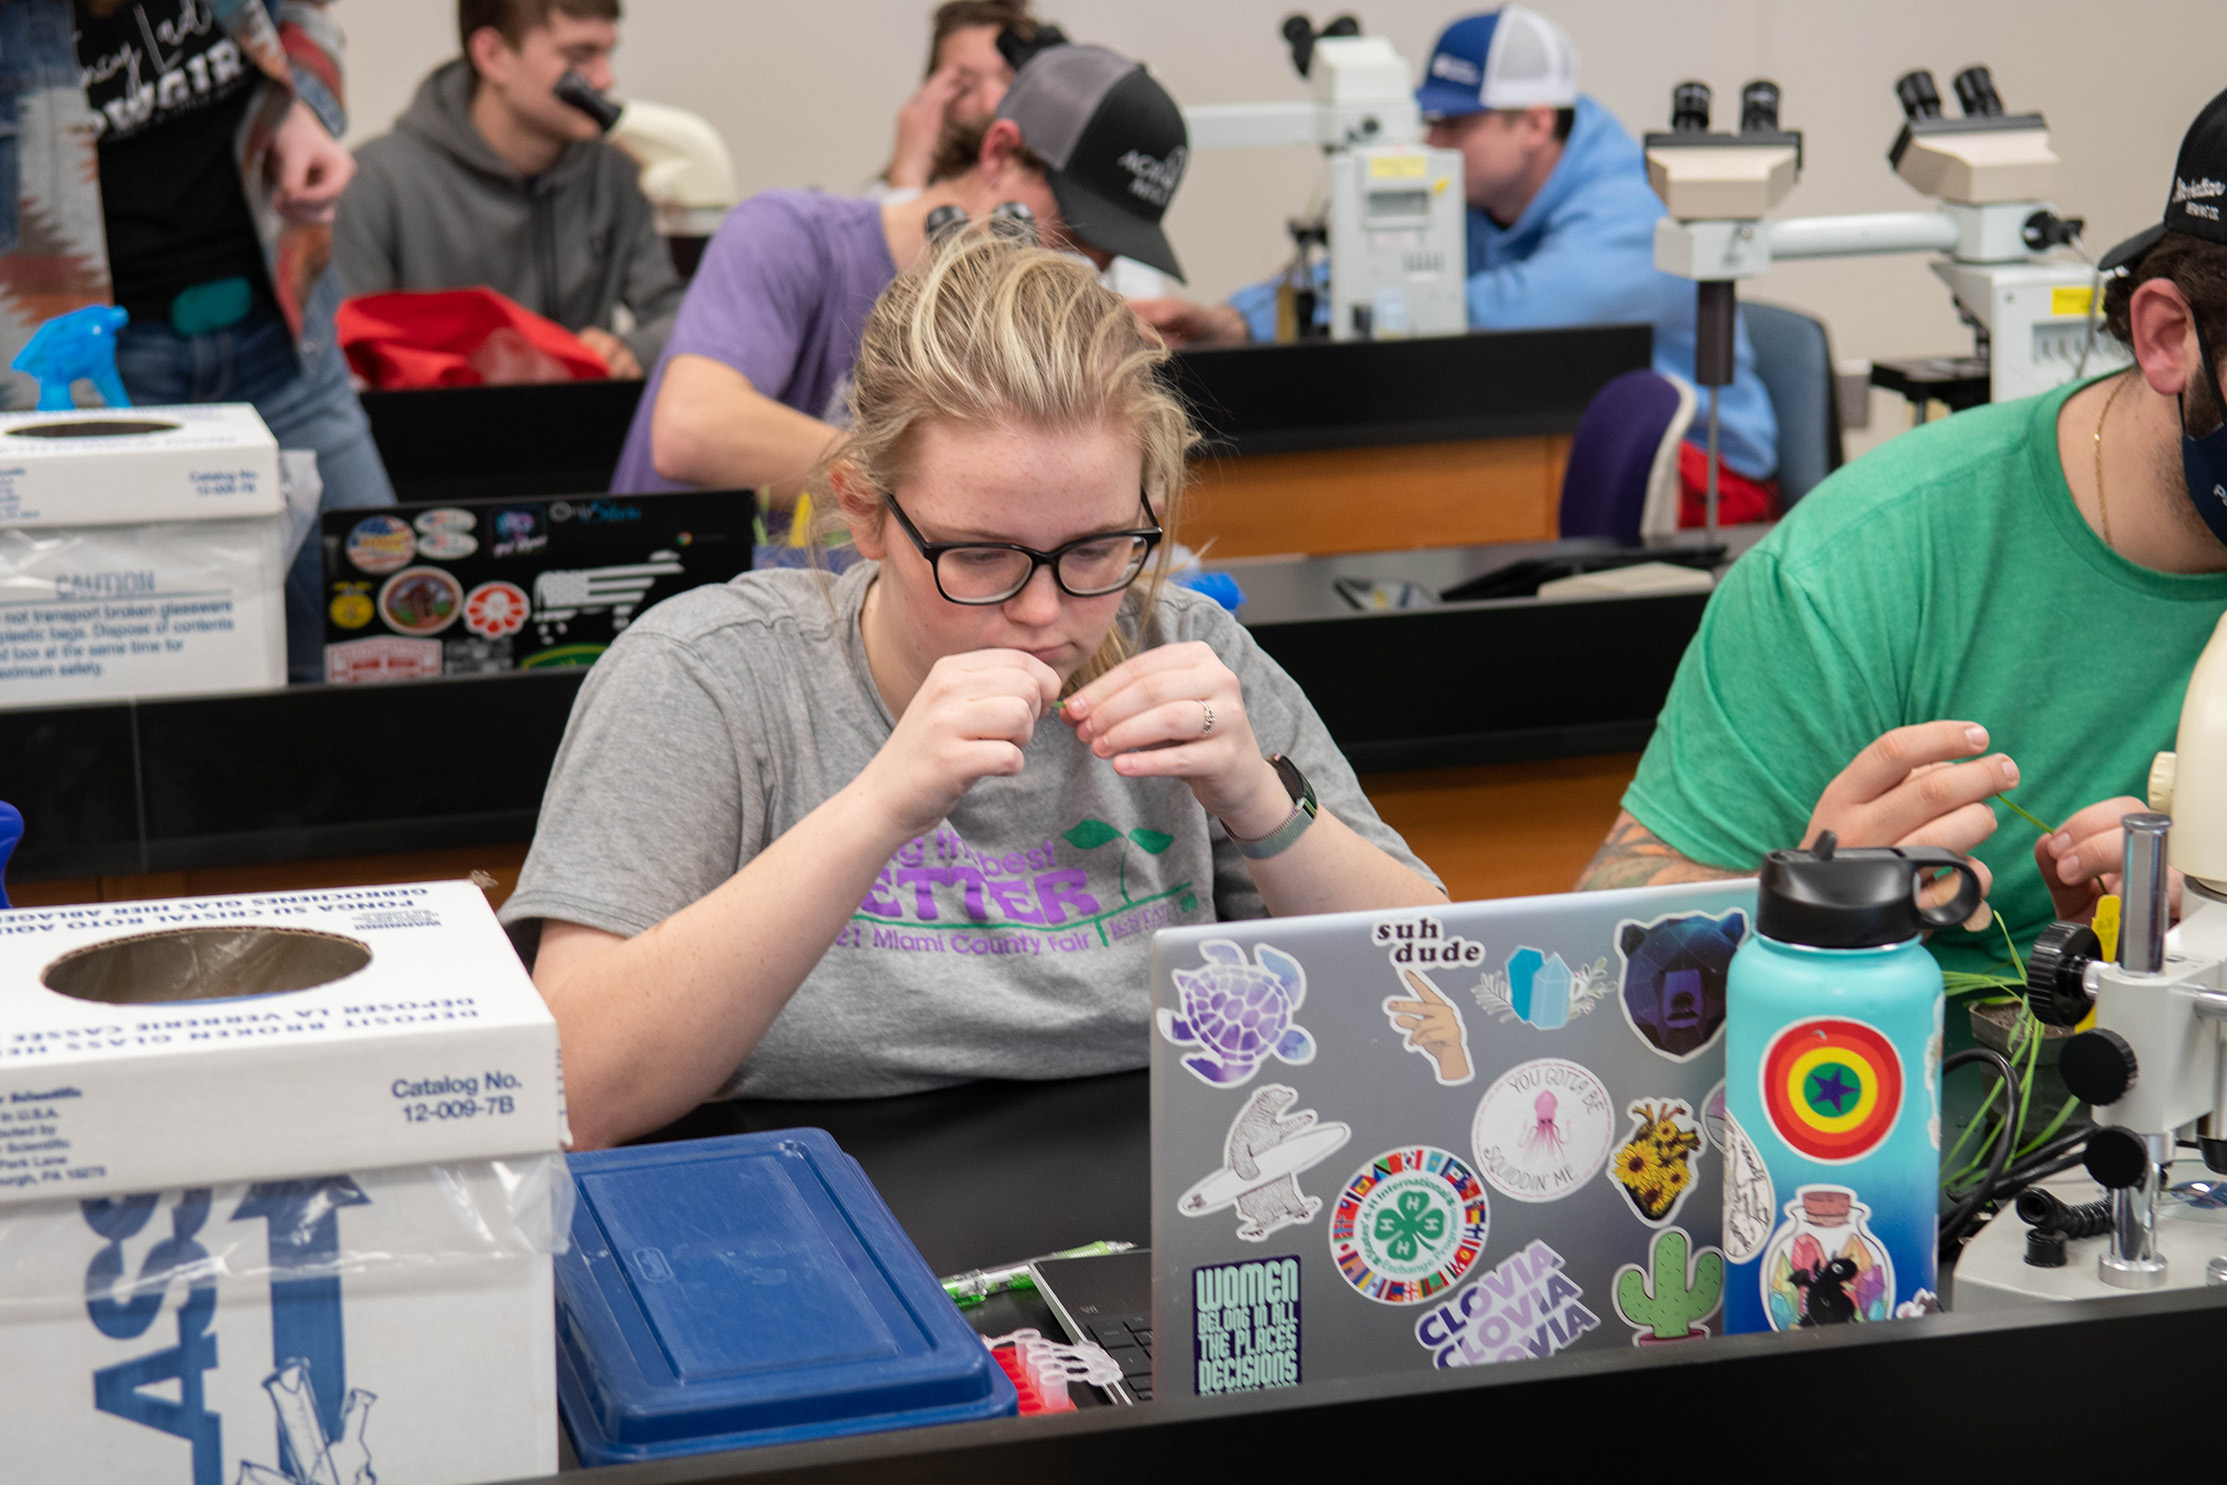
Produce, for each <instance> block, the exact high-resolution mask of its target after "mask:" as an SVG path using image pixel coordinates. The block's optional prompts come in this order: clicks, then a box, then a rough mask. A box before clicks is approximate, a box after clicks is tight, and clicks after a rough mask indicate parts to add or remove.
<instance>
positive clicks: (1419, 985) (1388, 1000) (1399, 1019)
mask: <svg viewBox="0 0 2227 1485" xmlns="http://www.w3.org/2000/svg"><path fill="white" fill-rule="evenodd" d="M1400 978H1401V979H1403V980H1405V981H1406V982H1407V988H1408V990H1409V992H1410V994H1408V995H1405V996H1400V995H1391V996H1387V997H1385V1001H1384V1014H1385V1016H1386V1017H1388V1018H1389V1019H1390V1020H1391V1022H1392V1029H1393V1030H1394V1031H1397V1032H1400V1033H1401V1034H1402V1042H1401V1045H1403V1046H1405V1047H1406V1048H1407V1050H1408V1051H1410V1052H1420V1053H1421V1054H1422V1055H1423V1056H1424V1057H1426V1058H1428V1059H1429V1061H1430V1065H1431V1073H1432V1075H1433V1076H1434V1077H1436V1078H1437V1079H1438V1083H1439V1086H1440V1087H1442V1088H1454V1087H1459V1086H1460V1085H1461V1084H1463V1083H1466V1082H1468V1081H1469V1080H1470V1079H1471V1078H1473V1077H1475V1076H1477V1069H1476V1068H1474V1067H1472V1066H1470V1064H1469V1029H1468V1027H1466V1026H1464V1025H1463V1024H1462V1019H1461V1008H1460V1007H1459V1006H1457V1005H1455V1004H1454V1003H1453V1001H1452V1000H1450V999H1448V998H1447V997H1446V995H1445V993H1444V992H1442V991H1441V990H1440V989H1439V988H1438V986H1437V985H1435V984H1433V983H1431V979H1430V977H1429V976H1428V975H1426V974H1424V973H1423V972H1422V971H1421V970H1419V969H1403V970H1401V971H1400Z"/></svg>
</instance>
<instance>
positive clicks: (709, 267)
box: [611, 46, 1189, 525]
mask: <svg viewBox="0 0 2227 1485" xmlns="http://www.w3.org/2000/svg"><path fill="white" fill-rule="evenodd" d="M1188 153H1189V149H1188V136H1187V135H1186V133H1185V131H1184V127H1183V115H1182V112H1181V111H1180V110H1179V109H1178V108H1177V107H1176V104H1175V100H1174V99H1172V98H1170V97H1169V96H1168V94H1167V92H1166V90H1165V89H1163V88H1162V87H1161V86H1160V85H1159V83H1157V82H1156V81H1154V80H1153V78H1152V75H1151V74H1150V73H1149V72H1147V71H1146V70H1145V69H1144V68H1143V67H1142V66H1140V65H1139V64H1137V63H1134V62H1131V61H1129V60H1128V59H1126V58H1124V57H1121V56H1118V55H1116V54H1115V53H1113V52H1110V51H1107V50H1105V49H1104V48H1102V47H1095V46H1058V47H1053V48H1052V49H1050V50H1048V51H1045V52H1043V53H1041V54H1040V55H1038V56H1037V57H1035V58H1034V59H1032V60H1031V61H1029V62H1028V64H1027V65H1026V66H1024V67H1023V68H1022V69H1021V70H1020V72H1019V73H1018V74H1017V75H1016V76H1015V77H1014V79H1013V85H1012V87H1011V88H1010V89H1009V90H1008V91H1007V93H1006V95H1005V100H1004V102H1003V103H1002V104H1000V105H999V108H998V111H997V116H996V118H994V119H993V120H992V121H991V122H990V124H989V125H988V126H987V127H986V128H975V129H966V128H961V129H954V130H953V131H952V132H951V134H950V135H949V136H948V137H946V138H945V140H944V141H943V144H942V146H941V147H940V148H939V150H938V155H937V163H936V171H935V178H934V179H933V180H932V181H931V182H930V184H929V186H928V188H927V190H926V191H924V192H923V193H922V194H921V195H919V196H917V197H915V198H914V199H912V200H910V201H905V202H900V203H896V204H885V203H882V202H876V201H864V200H851V199H847V198H842V197H833V196H823V195H820V194H819V193H817V192H812V191H767V192H764V193H763V194H761V195H758V196H754V197H752V198H751V199H750V200H748V201H746V202H744V203H743V204H742V205H741V206H739V207H737V208H736V209H735V210H734V211H733V213H731V214H730V215H729V216H728V218H727V220H726V221H725V222H723V223H721V224H720V227H719V231H718V233H717V234H716V235H714V236H713V238H712V240H711V244H710V246H709V247H708V248H707V249H706V250H705V253H704V259H703V263H702V265H701V267H700V268H699V269H698V270H697V274H696V280H695V282H694V283H693V284H692V285H691V286H690V288H689V291H688V297H687V298H686V299H685V300H684V301H682V304H681V309H680V316H679V319H678V320H677V321H676V323H675V324H674V326H673V333H672V337H671V339H670V340H668V341H667V342H666V345H665V352H664V354H663V356H662V357H660V358H659V360H658V363H657V367H656V369H655V370H654V371H653V372H652V373H651V375H650V381H649V385H648V386H647V387H646V388H645V389H644V392H643V397H642V404H641V406H640V408H639V409H637V410H636V412H635V415H634V424H633V427H632V428H631V429H630V430H629V431H628V433H627V439H626V448H625V450H624V452H623V453H622V454H621V455H620V457H619V466H618V472H617V474H616V475H615V476H614V477H613V480H612V487H611V488H612V491H613V493H615V494H639V493H654V492H659V491H667V490H687V489H726V490H734V489H762V490H765V491H767V492H769V494H770V504H771V505H772V506H773V507H774V508H775V510H777V511H778V510H785V509H786V508H788V507H789V506H790V505H791V504H793V502H794V500H795V498H796V494H797V492H798V490H799V489H800V488H801V486H802V484H803V482H804V479H805V477H806V475H808V474H809V473H810V472H811V471H812V469H813V468H814V467H815V466H817V465H818V464H819V462H820V460H821V458H822V457H823V456H824V455H825V454H826V453H827V451H828V450H829V449H830V448H831V447H832V446H833V445H834V443H835V441H836V438H837V430H836V426H835V425H836V423H838V422H840V421H842V420H843V419H844V417H845V411H844V401H845V399H846V397H847V396H848V379H849V375H850V370H851V365H852V362H853V361H854V360H855V359H856V357H857V353H858V338H859V333H860V331H861V330H862V329H863V328H864V327H865V324H866V317H867V314H868V312H869V311H871V310H872V309H873V307H874V301H875V299H876V298H877V297H879V296H880V294H881V291H882V290H883V289H884V288H886V287H887V286H888V285H889V283H890V281H891V280H892V279H894V278H895V277H896V276H897V275H898V274H899V273H900V272H902V271H903V270H904V269H905V268H906V267H908V266H910V265H911V264H912V262H913V261H914V260H915V259H917V258H918V257H919V256H920V254H921V252H922V251H923V250H924V249H925V248H926V246H927V241H928V235H927V223H928V218H929V216H930V215H931V214H932V213H934V212H935V211H937V209H938V208H941V207H945V206H955V207H957V208H959V210H961V211H962V212H964V213H965V214H966V215H967V216H968V217H969V218H975V217H981V216H985V215H988V214H989V213H990V212H991V211H993V210H994V209H995V208H997V207H999V206H1001V205H1004V204H1005V203H1008V202H1018V203H1019V204H1021V205H1023V206H1026V207H1027V208H1028V210H1029V212H1030V213H1031V214H1032V215H1033V216H1034V217H1035V220H1036V224H1037V229H1038V232H1039V233H1040V234H1041V236H1042V239H1043V241H1044V242H1045V243H1046V244H1047V245H1048V246H1053V247H1061V248H1070V249H1073V250H1075V251H1078V252H1081V253H1082V254H1084V255H1085V256H1087V257H1089V258H1091V259H1092V260H1093V261H1094V262H1096V263H1097V264H1098V265H1099V267H1100V268H1104V267H1105V266H1106V265H1107V264H1108V263H1110V262H1111V261H1112V260H1113V259H1114V258H1115V257H1128V258H1134V259H1136V260H1137V261H1138V262H1141V263H1149V264H1150V265H1152V266H1153V267H1155V268H1158V269H1160V270H1161V271H1162V272H1165V273H1170V274H1174V275H1175V276H1176V277H1177V278H1181V277H1182V274H1181V271H1180V270H1179V269H1178V268H1177V266H1176V261H1175V253H1174V250H1173V249H1172V248H1171V247H1170V246H1169V244H1168V239H1167V235H1166V234H1165V233H1164V232H1162V231H1161V229H1160V219H1161V217H1162V216H1163V215H1164V214H1165V213H1166V211H1167V207H1168V202H1169V200H1170V198H1172V197H1173V196H1174V194H1175V188H1176V185H1177V183H1178V182H1180V181H1181V179H1182V177H1183V166H1184V161H1185V157H1186V155H1187V154H1188ZM768 524H769V525H775V524H785V521H773V520H769V522H768Z"/></svg>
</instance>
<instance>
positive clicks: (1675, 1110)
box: [1608, 1098, 1708, 1227]
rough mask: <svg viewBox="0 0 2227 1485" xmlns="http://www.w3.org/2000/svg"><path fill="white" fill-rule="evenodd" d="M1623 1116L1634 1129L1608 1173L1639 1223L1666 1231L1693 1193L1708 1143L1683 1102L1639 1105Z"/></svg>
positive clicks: (1675, 1100) (1615, 1157)
mask: <svg viewBox="0 0 2227 1485" xmlns="http://www.w3.org/2000/svg"><path fill="white" fill-rule="evenodd" d="M1624 1112H1625V1113H1626V1115H1627V1116H1629V1117H1630V1118H1631V1120H1632V1121H1633V1122H1632V1130H1631V1134H1630V1135H1629V1136H1628V1137H1627V1138H1626V1140H1625V1142H1624V1144H1623V1146H1622V1147H1621V1148H1620V1149H1618V1150H1617V1152H1616V1154H1615V1156H1614V1157H1613V1158H1612V1159H1611V1160H1610V1161H1609V1165H1608V1170H1609V1174H1610V1175H1611V1176H1614V1177H1615V1178H1616V1187H1617V1189H1618V1190H1619V1191H1622V1192H1623V1193H1624V1199H1625V1200H1626V1201H1628V1202H1630V1203H1631V1206H1632V1211H1633V1213H1634V1214H1635V1215H1637V1216H1638V1218H1639V1220H1640V1221H1642V1222H1644V1223H1646V1224H1647V1225H1648V1226H1649V1227H1665V1226H1668V1225H1669V1224H1670V1223H1671V1222H1672V1221H1674V1220H1675V1219H1676V1218H1677V1216H1678V1209H1679V1208H1680V1207H1682V1206H1684V1205H1685V1201H1686V1197H1687V1196H1688V1195H1690V1194H1691V1193H1692V1191H1693V1188H1694V1184H1695V1181H1696V1179H1697V1178H1696V1176H1695V1174H1694V1168H1693V1163H1694V1162H1695V1161H1696V1160H1698V1159H1700V1158H1701V1152H1702V1151H1703V1150H1704V1149H1706V1148H1707V1147H1708V1141H1707V1139H1706V1138H1704V1136H1703V1135H1702V1132H1701V1125H1700V1123H1699V1121H1697V1120H1696V1119H1695V1118H1694V1114H1693V1106H1692V1105H1691V1104H1688V1103H1687V1102H1685V1100H1683V1099H1677V1098H1664V1099H1655V1100H1651V1101H1641V1102H1638V1103H1634V1104H1632V1105H1630V1106H1629V1107H1627V1108H1626V1109H1625V1111H1624Z"/></svg>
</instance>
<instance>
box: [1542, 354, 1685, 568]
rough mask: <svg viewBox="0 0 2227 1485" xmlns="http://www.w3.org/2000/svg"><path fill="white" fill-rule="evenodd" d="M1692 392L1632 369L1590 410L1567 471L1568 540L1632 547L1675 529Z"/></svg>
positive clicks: (1564, 521)
mask: <svg viewBox="0 0 2227 1485" xmlns="http://www.w3.org/2000/svg"><path fill="white" fill-rule="evenodd" d="M1695 401H1696V399H1695V397H1694V392H1693V388H1691V387H1689V386H1687V385H1686V384H1685V383H1684V382H1682V381H1679V380H1677V379H1675V378H1673V377H1667V376H1662V375H1660V374H1658V373H1656V372H1653V371H1627V372H1625V373H1624V374H1623V375H1622V376H1620V377H1617V378H1616V379H1615V380H1614V381H1612V382H1610V383H1609V384H1608V385H1607V386H1605V387H1603V388H1601V390H1600V391H1598V392H1595V393H1594V394H1593V400H1592V401H1591V402H1588V403H1587V404H1586V405H1585V413H1584V415H1583V416H1582V417H1580V418H1579V419H1578V424H1577V432H1576V433H1575V434H1573V435H1572V436H1571V439H1570V462H1569V463H1568V465H1566V466H1565V467H1564V469H1563V471H1562V511H1561V531H1562V534H1563V535H1564V536H1608V537H1614V538H1615V539H1616V540H1617V541H1620V542H1623V543H1625V544H1627V545H1630V544H1633V543H1636V542H1637V541H1638V540H1639V539H1640V537H1641V536H1642V535H1643V534H1644V535H1649V536H1668V535H1670V534H1671V533H1673V532H1675V531H1676V530H1677V529H1678V444H1679V442H1680V441H1681V440H1682V439H1684V438H1685V436H1686V429H1687V428H1688V427H1689V426H1690V425H1691V424H1692V422H1693V413H1694V406H1695Z"/></svg>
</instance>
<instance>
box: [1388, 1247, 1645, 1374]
mask: <svg viewBox="0 0 2227 1485" xmlns="http://www.w3.org/2000/svg"><path fill="white" fill-rule="evenodd" d="M1600 1324H1601V1321H1600V1317H1599V1316H1597V1315H1595V1314H1594V1313H1593V1312H1592V1311H1591V1310H1589V1309H1587V1308H1586V1307H1585V1291H1584V1290H1583V1289H1580V1288H1579V1287H1578V1285H1577V1283H1576V1281H1575V1280H1573V1279H1572V1278H1571V1277H1570V1276H1569V1273H1568V1272H1567V1271H1566V1270H1565V1268H1564V1266H1563V1263H1562V1255H1561V1254H1559V1253H1557V1252H1555V1251H1554V1250H1553V1249H1552V1248H1550V1247H1548V1246H1547V1245H1546V1244H1545V1243H1542V1242H1538V1241H1536V1240H1534V1241H1533V1242H1532V1244H1531V1245H1530V1246H1529V1247H1527V1248H1525V1249H1523V1250H1522V1251H1521V1252H1518V1253H1511V1254H1509V1255H1508V1256H1507V1257H1506V1258H1503V1259H1501V1260H1500V1263H1499V1264H1498V1266H1496V1267H1495V1268H1494V1269H1493V1270H1492V1272H1490V1273H1488V1274H1485V1275H1483V1276H1482V1277H1481V1278H1479V1279H1478V1280H1477V1282H1476V1283H1474V1284H1472V1285H1470V1286H1469V1287H1468V1288H1467V1289H1464V1290H1463V1291H1462V1292H1461V1293H1459V1294H1457V1295H1455V1296H1454V1297H1453V1298H1451V1299H1449V1300H1447V1301H1446V1302H1445V1303H1443V1304H1440V1305H1436V1306H1433V1307H1432V1309H1431V1311H1430V1313H1428V1314H1426V1315H1425V1316H1423V1318H1422V1319H1420V1320H1418V1321H1416V1322H1415V1339H1416V1341H1417V1342H1418V1343H1420V1344H1421V1345H1422V1346H1423V1348H1424V1349H1425V1350H1427V1351H1429V1352H1430V1353H1431V1359H1432V1360H1433V1361H1435V1362H1437V1364H1438V1365H1439V1366H1441V1367H1453V1366H1487V1365H1490V1364H1491V1363H1493V1362H1496V1361H1532V1360H1536V1359H1538V1358H1540V1357H1543V1356H1552V1355H1553V1354H1554V1353H1555V1352H1557V1351H1560V1350H1562V1349H1564V1348H1565V1347H1568V1346H1570V1345H1573V1344H1575V1343H1576V1341H1577V1338H1578V1337H1579V1336H1582V1335H1584V1334H1585V1333H1586V1332H1587V1331H1589V1330H1598V1329H1599V1328H1600Z"/></svg>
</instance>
